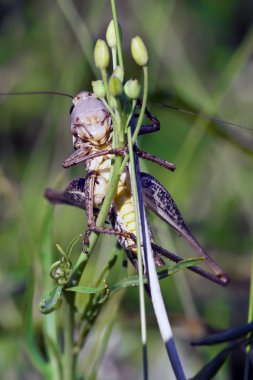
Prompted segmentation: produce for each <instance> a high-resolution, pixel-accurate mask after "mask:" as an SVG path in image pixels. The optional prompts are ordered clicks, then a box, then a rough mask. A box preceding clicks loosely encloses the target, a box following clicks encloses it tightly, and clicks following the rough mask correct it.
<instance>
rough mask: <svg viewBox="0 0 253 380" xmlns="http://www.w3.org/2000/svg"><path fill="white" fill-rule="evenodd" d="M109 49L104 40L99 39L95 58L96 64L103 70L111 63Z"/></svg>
mask: <svg viewBox="0 0 253 380" xmlns="http://www.w3.org/2000/svg"><path fill="white" fill-rule="evenodd" d="M109 59H110V58H109V49H108V47H107V45H106V42H105V41H104V40H97V42H96V45H95V49H94V60H95V64H96V66H97V67H98V68H99V69H100V70H102V69H106V67H107V66H108V65H109Z"/></svg>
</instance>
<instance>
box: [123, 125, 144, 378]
mask: <svg viewBox="0 0 253 380" xmlns="http://www.w3.org/2000/svg"><path fill="white" fill-rule="evenodd" d="M127 138H128V149H129V158H130V169H131V188H132V196H133V202H134V210H135V226H136V237H137V255H138V274H139V296H140V316H141V337H142V344H143V367H144V374H146V375H145V378H147V373H148V372H147V351H146V347H147V323H146V311H145V298H144V282H143V265H142V249H141V241H142V232H141V226H140V215H139V206H138V193H137V184H136V174H135V165H134V153H133V145H132V134H131V128H130V127H129V128H128V130H127Z"/></svg>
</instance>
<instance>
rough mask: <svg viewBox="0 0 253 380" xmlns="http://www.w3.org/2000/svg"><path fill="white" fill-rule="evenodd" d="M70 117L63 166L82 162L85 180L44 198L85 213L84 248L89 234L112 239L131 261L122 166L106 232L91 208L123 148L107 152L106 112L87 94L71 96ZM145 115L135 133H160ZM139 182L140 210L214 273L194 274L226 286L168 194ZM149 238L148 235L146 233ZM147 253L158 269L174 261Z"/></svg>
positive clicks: (144, 177) (151, 181) (130, 217)
mask: <svg viewBox="0 0 253 380" xmlns="http://www.w3.org/2000/svg"><path fill="white" fill-rule="evenodd" d="M70 115H71V133H72V137H73V147H74V152H73V153H72V154H71V155H70V156H69V157H68V158H67V159H66V160H65V161H64V163H63V167H65V168H69V167H71V166H73V165H76V164H78V163H81V162H84V163H85V168H86V172H87V176H86V178H85V179H83V178H79V179H75V180H73V181H71V183H70V184H69V186H68V187H67V188H66V189H65V190H64V191H62V192H57V191H55V190H53V189H47V190H46V191H45V196H46V198H47V199H48V200H49V201H50V202H51V203H53V204H56V203H64V204H70V205H74V206H77V207H80V208H82V209H85V210H86V216H87V224H88V231H87V232H86V233H85V235H84V242H85V243H86V244H87V243H88V236H89V233H90V232H91V231H95V232H97V233H108V234H114V235H116V236H117V238H118V240H119V243H120V244H121V245H122V247H123V248H124V249H125V250H126V251H127V254H128V256H129V257H130V258H131V259H132V261H133V262H136V260H137V258H136V246H135V234H136V233H135V232H136V226H135V215H134V206H133V199H132V193H131V185H130V176H129V168H128V166H126V168H125V171H124V172H123V174H122V175H121V177H120V180H119V183H118V186H117V189H116V194H115V196H114V198H113V202H112V205H111V210H110V215H109V218H110V222H111V225H112V228H104V227H102V228H101V227H97V226H96V223H95V214H96V209H97V208H99V207H100V206H101V204H102V202H103V199H104V197H105V194H106V192H107V189H108V185H109V176H110V166H111V160H112V157H113V155H125V154H126V153H127V148H126V147H124V148H119V149H114V148H113V147H112V133H113V124H112V120H111V116H110V113H109V111H108V110H107V108H106V106H105V105H104V104H103V102H102V101H101V100H99V99H98V98H97V97H96V96H95V95H94V94H93V93H91V92H87V91H83V92H80V93H79V94H78V95H76V96H75V97H74V98H73V106H72V107H71V110H70ZM146 116H147V118H148V119H149V120H150V121H151V124H150V125H143V126H142V128H141V130H140V134H144V133H150V132H153V131H156V130H158V129H159V128H160V124H159V121H158V120H157V119H156V118H155V117H154V116H153V115H152V114H151V113H150V112H149V111H148V110H146ZM135 153H136V154H137V156H139V157H141V158H144V159H147V160H150V161H153V162H155V163H157V164H159V165H161V166H163V167H165V168H166V169H168V170H170V171H174V170H175V168H176V167H175V165H174V164H173V163H170V162H168V161H165V160H162V159H160V158H158V157H155V156H153V155H151V154H149V153H147V152H143V151H141V150H140V149H139V148H138V147H135ZM141 181H142V189H143V198H144V203H145V206H146V207H148V208H149V209H151V210H152V211H154V212H155V213H156V214H157V215H158V216H160V217H161V219H163V220H164V221H165V222H166V223H168V224H169V225H170V226H171V227H173V228H174V229H175V230H176V232H177V233H178V234H180V235H181V236H182V237H183V238H184V239H185V240H186V241H187V242H188V243H189V244H190V245H191V246H192V248H193V249H194V250H195V251H196V253H197V254H198V255H199V256H200V257H203V258H204V259H205V261H206V264H207V265H208V266H209V267H210V269H211V270H212V271H213V272H214V275H212V274H210V273H209V272H206V271H203V270H200V272H201V273H202V275H205V274H206V276H205V277H208V278H210V279H211V280H212V281H215V282H217V283H219V284H221V285H227V283H228V282H229V279H228V276H227V275H226V274H225V273H224V272H223V271H222V269H221V268H220V267H219V266H218V264H216V262H215V261H214V260H213V259H212V258H211V257H210V256H209V255H208V253H207V252H206V251H205V250H204V248H203V247H202V246H201V245H200V243H199V242H198V241H197V239H196V238H195V237H194V235H193V234H192V233H191V231H190V230H189V228H188V227H187V225H186V223H185V221H184V219H183V217H182V215H181V213H180V211H179V209H178V208H177V206H176V204H175V202H174V200H173V198H172V197H171V195H170V194H169V192H168V191H167V190H166V189H165V188H164V187H163V186H162V185H161V184H160V183H159V182H158V181H157V180H156V179H155V178H154V177H152V176H151V175H149V174H147V173H141ZM150 234H151V236H152V232H151V229H150ZM152 248H153V251H154V259H155V262H156V265H158V266H162V265H164V261H163V260H162V259H161V257H160V255H164V256H165V257H169V258H171V259H174V260H175V261H179V260H180V258H179V257H178V256H175V255H174V256H173V254H171V253H170V252H169V251H167V250H164V249H163V248H161V247H159V246H157V245H156V244H155V243H154V242H153V243H152ZM203 273H204V274H203Z"/></svg>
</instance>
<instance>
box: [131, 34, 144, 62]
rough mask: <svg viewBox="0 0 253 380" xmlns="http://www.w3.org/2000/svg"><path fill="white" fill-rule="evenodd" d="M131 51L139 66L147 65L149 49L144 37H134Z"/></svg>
mask: <svg viewBox="0 0 253 380" xmlns="http://www.w3.org/2000/svg"><path fill="white" fill-rule="evenodd" d="M131 52H132V56H133V59H134V60H135V62H136V63H137V65H139V66H147V64H148V51H147V48H146V46H145V45H144V43H143V41H142V39H141V38H140V37H139V36H136V37H134V38H132V41H131Z"/></svg>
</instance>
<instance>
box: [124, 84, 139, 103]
mask: <svg viewBox="0 0 253 380" xmlns="http://www.w3.org/2000/svg"><path fill="white" fill-rule="evenodd" d="M140 90H141V86H140V84H139V81H138V80H137V79H130V80H128V81H127V82H126V84H125V86H124V91H125V94H126V96H128V97H129V98H130V99H138V97H139V95H140Z"/></svg>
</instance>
